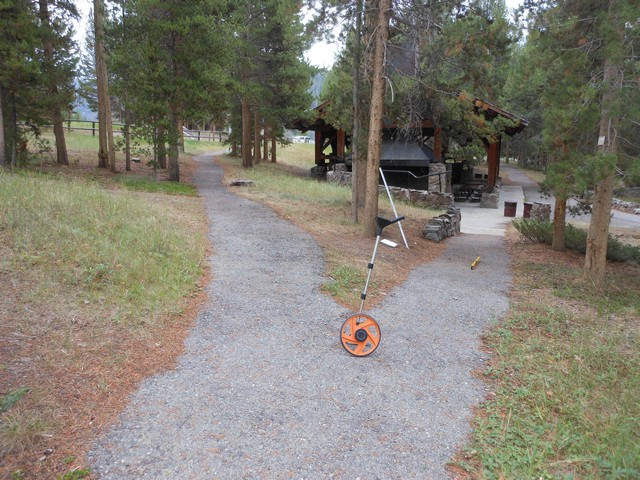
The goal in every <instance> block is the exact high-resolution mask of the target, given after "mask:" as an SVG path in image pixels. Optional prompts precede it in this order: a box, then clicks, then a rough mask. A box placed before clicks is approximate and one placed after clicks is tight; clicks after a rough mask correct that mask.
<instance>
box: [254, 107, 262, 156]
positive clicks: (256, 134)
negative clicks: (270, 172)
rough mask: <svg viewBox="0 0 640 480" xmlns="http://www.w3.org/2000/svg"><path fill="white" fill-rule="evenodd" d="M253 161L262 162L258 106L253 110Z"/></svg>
mask: <svg viewBox="0 0 640 480" xmlns="http://www.w3.org/2000/svg"><path fill="white" fill-rule="evenodd" d="M253 163H254V165H257V164H259V163H260V113H259V112H258V107H256V109H255V110H254V112H253Z"/></svg>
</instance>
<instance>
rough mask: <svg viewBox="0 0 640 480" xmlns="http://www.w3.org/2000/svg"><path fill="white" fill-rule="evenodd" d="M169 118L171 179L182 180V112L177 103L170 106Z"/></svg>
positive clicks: (174, 180) (173, 180)
mask: <svg viewBox="0 0 640 480" xmlns="http://www.w3.org/2000/svg"><path fill="white" fill-rule="evenodd" d="M169 120H170V123H171V131H170V132H169V165H168V167H169V180H171V181H172V182H179V181H180V162H179V160H180V133H181V132H180V129H181V128H182V124H181V122H180V114H179V112H178V111H177V107H176V106H175V105H170V106H169Z"/></svg>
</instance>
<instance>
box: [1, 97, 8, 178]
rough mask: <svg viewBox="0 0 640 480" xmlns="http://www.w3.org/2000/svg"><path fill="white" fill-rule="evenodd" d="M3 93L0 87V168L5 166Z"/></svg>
mask: <svg viewBox="0 0 640 480" xmlns="http://www.w3.org/2000/svg"><path fill="white" fill-rule="evenodd" d="M3 93H4V92H3V91H2V87H0V167H2V166H4V165H6V164H7V152H6V150H5V148H6V143H5V140H4V112H3V110H2V99H3V96H2V94H3Z"/></svg>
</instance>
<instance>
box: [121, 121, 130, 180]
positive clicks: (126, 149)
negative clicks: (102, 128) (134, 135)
mask: <svg viewBox="0 0 640 480" xmlns="http://www.w3.org/2000/svg"><path fill="white" fill-rule="evenodd" d="M123 134H124V169H125V170H126V171H127V172H130V171H131V125H130V123H129V112H128V111H127V110H126V109H125V111H124V131H123Z"/></svg>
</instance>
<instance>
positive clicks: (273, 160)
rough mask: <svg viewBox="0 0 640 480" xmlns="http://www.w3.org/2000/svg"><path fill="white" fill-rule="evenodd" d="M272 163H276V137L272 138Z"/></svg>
mask: <svg viewBox="0 0 640 480" xmlns="http://www.w3.org/2000/svg"><path fill="white" fill-rule="evenodd" d="M271 163H276V137H271Z"/></svg>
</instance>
